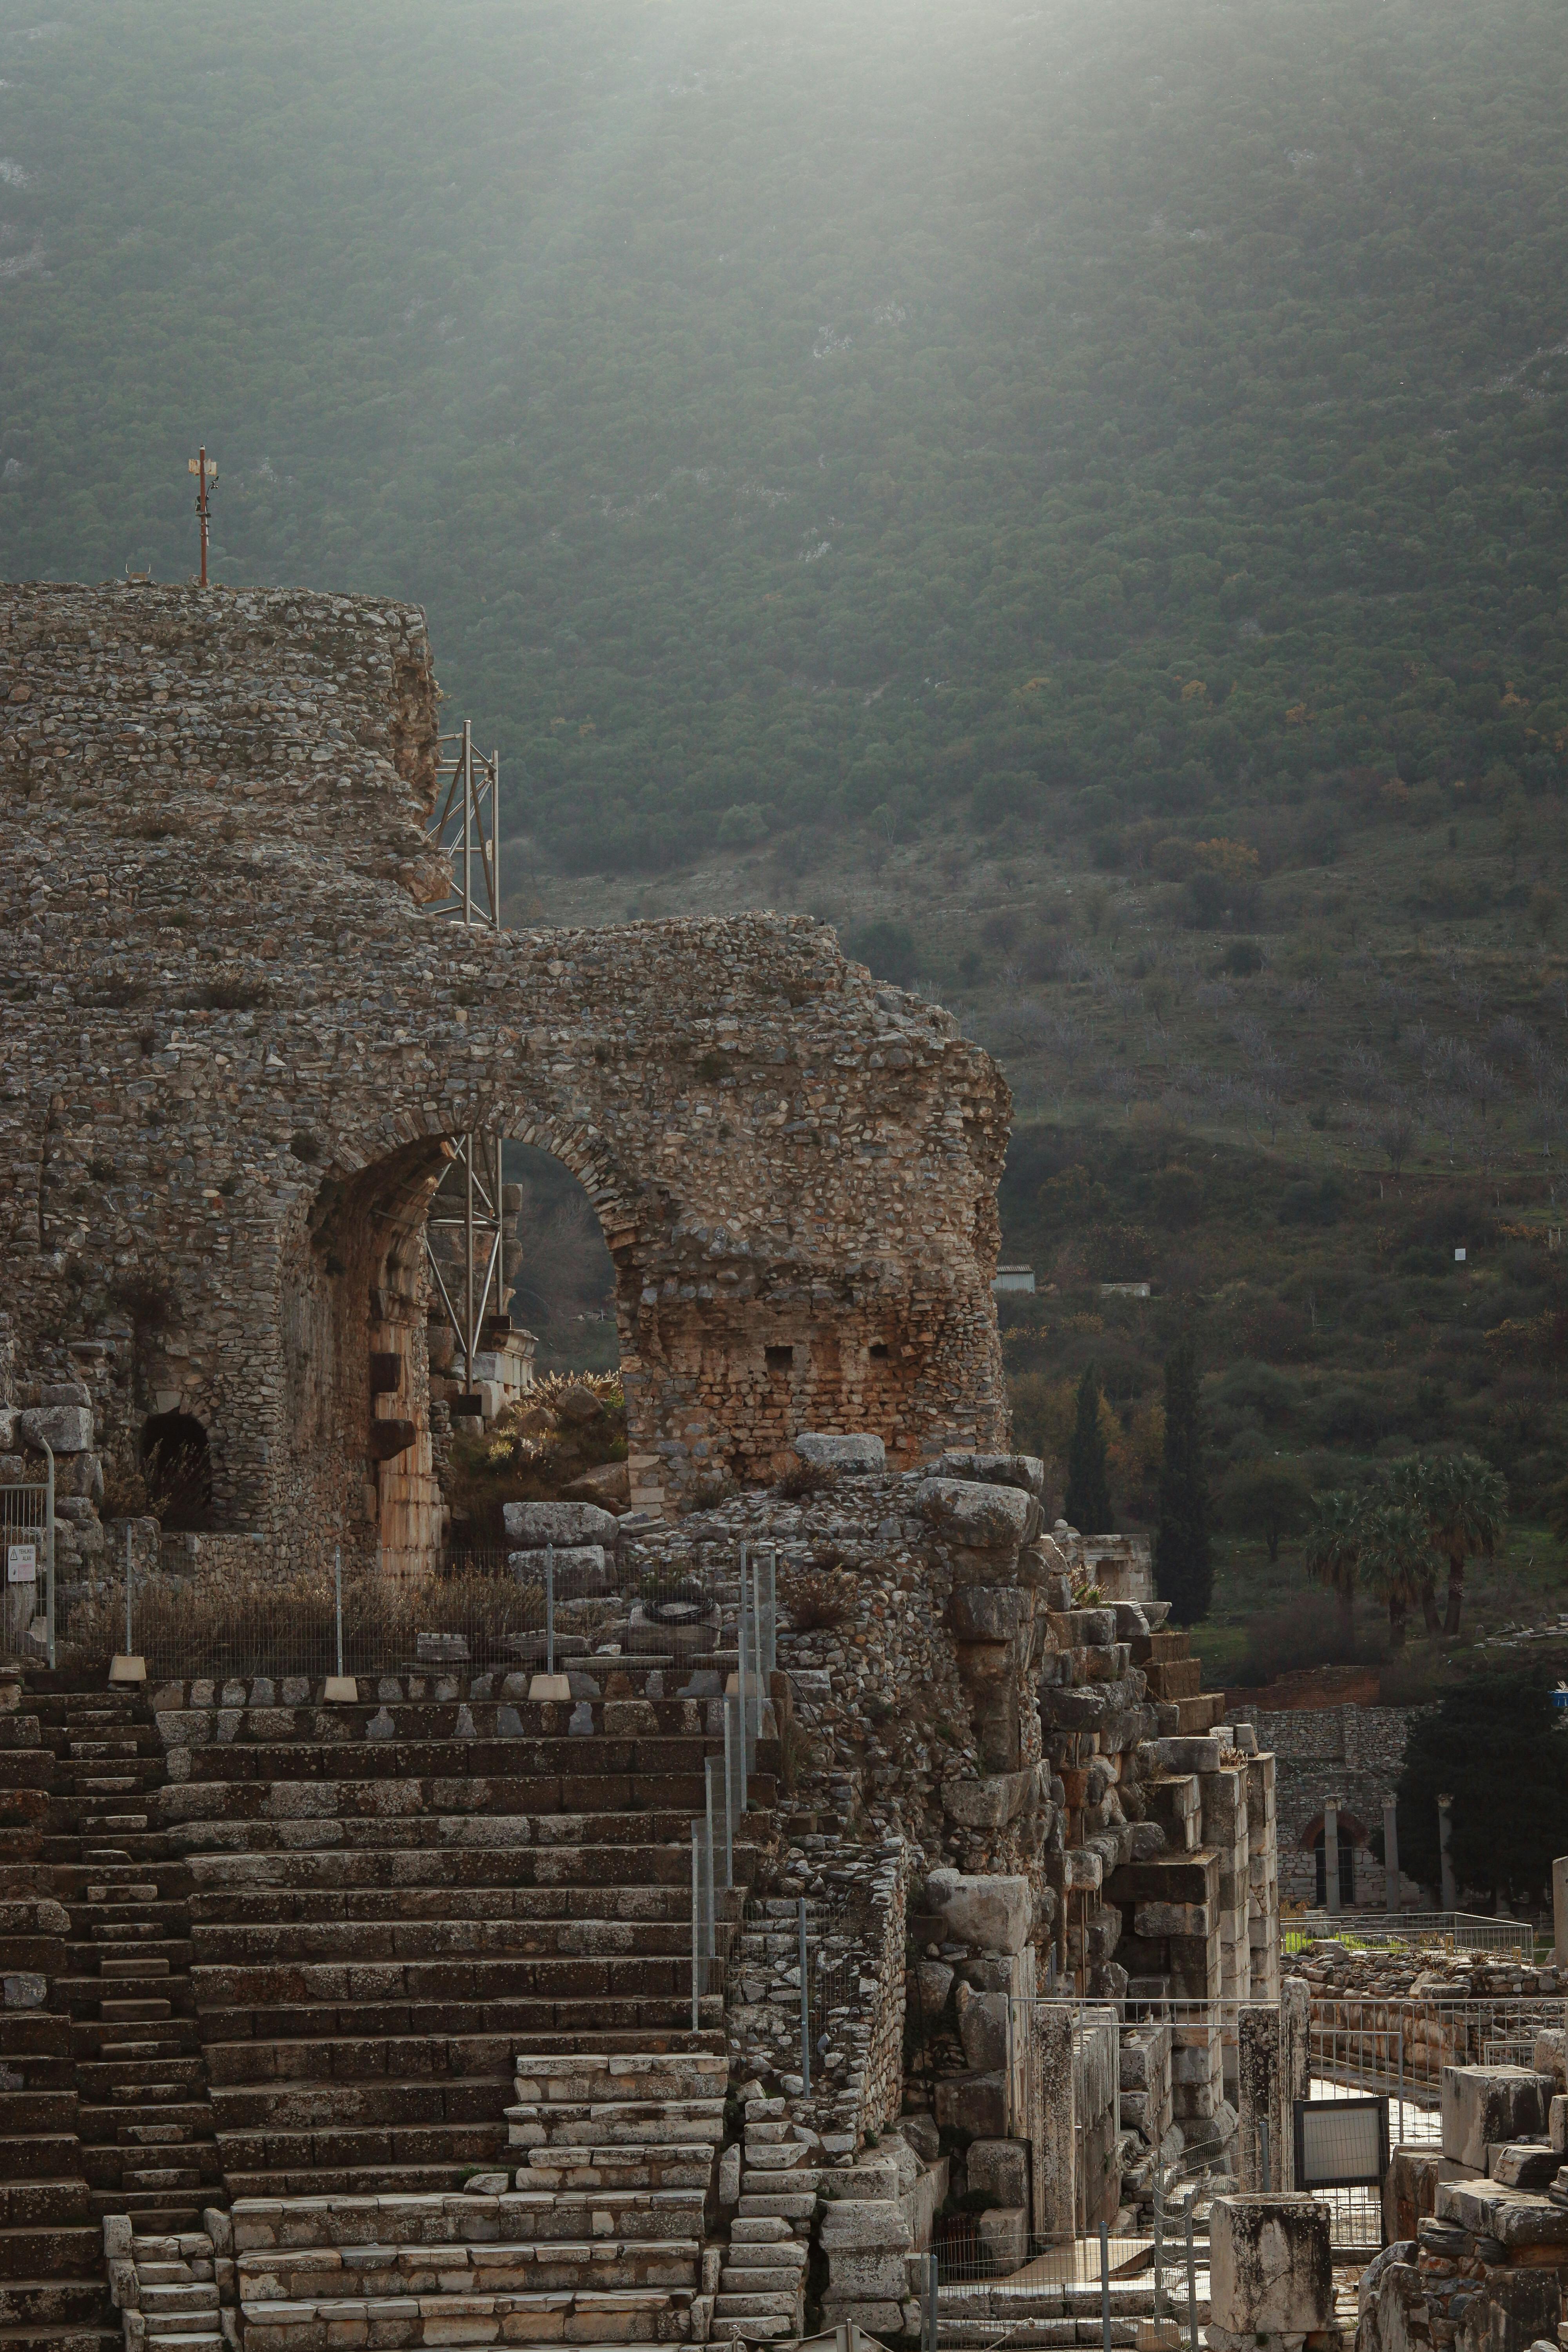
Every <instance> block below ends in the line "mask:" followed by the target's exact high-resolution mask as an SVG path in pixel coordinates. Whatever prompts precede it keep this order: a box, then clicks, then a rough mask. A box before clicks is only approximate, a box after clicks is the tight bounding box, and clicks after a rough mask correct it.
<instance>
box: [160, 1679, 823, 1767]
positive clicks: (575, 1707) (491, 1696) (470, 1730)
mask: <svg viewBox="0 0 1568 2352" xmlns="http://www.w3.org/2000/svg"><path fill="white" fill-rule="evenodd" d="M563 1663H564V1664H565V1666H566V1667H568V1668H569V1669H570V1671H571V1672H573V1673H574V1674H576V1673H581V1672H583V1671H584V1663H583V1661H581V1660H580V1659H576V1658H573V1659H569V1660H566V1661H564V1662H563ZM619 1664H620V1662H619V1661H616V1660H600V1661H599V1662H598V1664H597V1665H593V1664H589V1665H588V1667H587V1672H588V1675H589V1679H590V1680H592V1681H598V1682H601V1683H602V1682H603V1681H604V1680H605V1678H606V1677H607V1675H610V1674H614V1673H615V1672H616V1671H617V1670H618V1668H619ZM533 1671H534V1670H533V1669H531V1668H530V1669H529V1670H528V1671H527V1672H524V1673H520V1674H512V1675H505V1676H489V1677H486V1676H480V1677H479V1678H478V1679H479V1680H481V1681H484V1680H488V1681H489V1683H490V1685H491V1687H490V1689H489V1692H488V1693H486V1694H485V1695H483V1696H471V1695H468V1694H465V1695H463V1696H457V1695H455V1694H454V1695H451V1696H444V1697H441V1698H420V1699H409V1698H408V1697H406V1696H401V1695H398V1694H396V1693H393V1694H390V1695H388V1696H385V1697H367V1696H363V1693H364V1691H365V1686H366V1685H365V1678H364V1677H363V1676H362V1677H361V1680H360V1689H361V1693H362V1696H361V1698H360V1700H359V1702H358V1704H357V1705H347V1706H344V1705H338V1704H334V1705H333V1706H322V1705H321V1703H320V1701H319V1700H316V1701H313V1702H299V1701H295V1702H290V1703H289V1704H288V1705H282V1704H279V1705H266V1706H235V1707H225V1708H223V1710H222V1712H223V1714H224V1716H225V1717H226V1721H225V1725H224V1729H225V1732H226V1734H228V1735H232V1736H229V1737H226V1738H224V1739H223V1740H222V1742H221V1743H219V1742H217V1741H216V1738H215V1735H216V1728H217V1719H218V1713H219V1710H218V1708H217V1707H216V1706H214V1704H213V1703H212V1701H210V1700H207V1701H205V1702H203V1703H202V1704H201V1705H200V1706H196V1705H194V1704H192V1705H188V1706H163V1705H162V1704H160V1703H159V1702H161V1701H162V1699H163V1692H160V1693H159V1694H158V1696H157V1701H155V1703H154V1717H153V1721H154V1724H155V1726H156V1729H155V1731H154V1732H153V1738H154V1739H155V1740H156V1741H157V1743H158V1745H159V1746H160V1747H161V1748H174V1747H179V1748H187V1749H189V1750H192V1751H193V1752H195V1751H198V1750H200V1749H203V1748H207V1747H210V1746H213V1745H216V1744H221V1745H222V1746H224V1747H225V1748H230V1749H233V1750H236V1751H242V1750H246V1749H248V1748H251V1747H264V1748H279V1747H289V1746H292V1745H293V1744H294V1743H296V1742H299V1743H300V1744H302V1745H304V1746H331V1747H334V1748H354V1747H360V1746H364V1745H371V1746H380V1745H384V1744H392V1745H416V1746H417V1745H435V1746H440V1747H445V1746H447V1743H451V1744H453V1745H461V1746H465V1747H466V1746H468V1745H471V1744H473V1743H475V1742H479V1743H487V1742H489V1741H491V1740H497V1739H505V1740H511V1739H518V1738H523V1739H530V1738H531V1739H548V1738H561V1737H563V1736H565V1737H568V1738H574V1739H579V1740H581V1739H584V1738H586V1739H590V1740H593V1741H595V1742H597V1741H598V1740H600V1739H605V1738H608V1739H616V1738H648V1737H654V1738H704V1737H705V1738H710V1739H717V1740H719V1741H722V1739H723V1736H724V1728H723V1718H722V1717H721V1715H720V1714H719V1712H718V1708H717V1706H716V1705H715V1697H716V1694H711V1693H705V1694H701V1695H699V1696H680V1695H679V1693H676V1694H670V1695H666V1694H663V1693H659V1694H656V1695H654V1696H643V1695H642V1694H641V1693H640V1692H638V1693H633V1694H632V1695H631V1696H629V1697H627V1696H614V1697H606V1696H599V1697H598V1698H589V1699H586V1700H582V1699H573V1700H571V1701H570V1702H569V1703H566V1704H564V1705H563V1703H562V1702H561V1701H559V1700H543V1701H541V1700H532V1699H530V1697H529V1696H528V1687H529V1685H530V1683H531V1680H532V1675H533ZM656 1671H657V1670H656ZM681 1679H682V1681H686V1680H689V1677H688V1676H682V1677H681ZM584 1706H586V1707H587V1710H588V1713H587V1718H586V1719H587V1720H588V1721H589V1722H590V1723H591V1724H592V1726H593V1729H592V1731H591V1732H587V1733H584V1732H576V1733H568V1732H567V1730H566V1727H567V1724H568V1723H569V1722H571V1721H572V1720H573V1719H574V1718H576V1719H577V1720H578V1721H582V1720H583V1719H584V1718H583V1715H582V1709H583V1707H584ZM138 1737H139V1738H140V1739H141V1740H142V1741H143V1742H144V1741H145V1740H146V1738H147V1732H146V1731H145V1730H143V1731H141V1732H140V1733H139V1735H138ZM775 1745H776V1742H775V1741H773V1739H771V1738H765V1739H763V1741H762V1742H761V1747H760V1752H761V1753H762V1755H763V1757H764V1758H766V1757H767V1755H768V1750H769V1749H770V1748H772V1747H773V1746H775ZM141 1752H142V1753H145V1752H146V1750H145V1748H144V1747H143V1748H142V1750H141Z"/></svg>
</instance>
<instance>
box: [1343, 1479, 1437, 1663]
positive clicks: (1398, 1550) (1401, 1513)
mask: <svg viewBox="0 0 1568 2352" xmlns="http://www.w3.org/2000/svg"><path fill="white" fill-rule="evenodd" d="M1430 1555H1431V1536H1430V1533H1429V1530H1428V1528H1427V1524H1426V1519H1425V1518H1424V1517H1422V1515H1421V1513H1420V1512H1419V1511H1413V1510H1412V1509H1411V1508H1410V1507H1409V1505H1408V1504H1406V1503H1392V1502H1390V1503H1384V1502H1378V1503H1371V1504H1368V1505H1367V1506H1366V1507H1365V1508H1364V1509H1363V1512H1362V1515H1361V1558H1360V1563H1359V1565H1360V1570H1361V1580H1362V1582H1363V1584H1364V1585H1366V1586H1368V1587H1369V1588H1370V1590H1371V1591H1373V1592H1375V1593H1376V1594H1377V1595H1378V1597H1379V1599H1380V1600H1382V1601H1386V1602H1387V1604H1388V1646H1389V1648H1390V1649H1391V1650H1397V1649H1399V1648H1401V1647H1402V1646H1403V1644H1404V1641H1405V1619H1406V1616H1407V1615H1408V1613H1409V1609H1410V1603H1411V1602H1412V1601H1414V1600H1415V1598H1416V1596H1417V1595H1418V1594H1419V1592H1420V1591H1421V1580H1422V1577H1423V1575H1424V1574H1425V1573H1426V1561H1427V1559H1429V1558H1430Z"/></svg>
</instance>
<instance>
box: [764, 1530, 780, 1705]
mask: <svg viewBox="0 0 1568 2352" xmlns="http://www.w3.org/2000/svg"><path fill="white" fill-rule="evenodd" d="M763 1557H764V1558H765V1559H766V1560H767V1564H768V1567H767V1577H766V1580H765V1582H764V1584H763V1609H762V1617H763V1674H764V1675H773V1674H774V1673H775V1672H776V1671H777V1668H778V1663H779V1555H778V1547H777V1545H776V1544H769V1546H768V1548H767V1550H766V1552H765V1553H764V1555H763Z"/></svg>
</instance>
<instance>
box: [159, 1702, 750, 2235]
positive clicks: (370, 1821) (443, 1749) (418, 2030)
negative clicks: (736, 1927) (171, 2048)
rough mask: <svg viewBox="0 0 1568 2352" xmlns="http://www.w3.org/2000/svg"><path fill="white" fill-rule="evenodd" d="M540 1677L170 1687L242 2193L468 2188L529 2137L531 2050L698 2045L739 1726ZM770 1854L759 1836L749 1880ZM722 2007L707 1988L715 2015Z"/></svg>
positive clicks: (232, 2168)
mask: <svg viewBox="0 0 1568 2352" xmlns="http://www.w3.org/2000/svg"><path fill="white" fill-rule="evenodd" d="M466 1679H467V1678H465V1682H466ZM496 1679H499V1678H496ZM490 1680H491V1678H489V1677H478V1678H476V1679H475V1684H474V1689H475V1691H476V1692H477V1691H478V1689H479V1685H480V1684H485V1685H489V1682H490ZM509 1688H511V1692H512V1695H510V1696H509V1695H508V1689H509ZM527 1688H528V1677H527V1676H524V1675H517V1676H511V1677H508V1678H506V1685H503V1688H502V1691H501V1693H500V1694H499V1695H498V1696H493V1697H492V1696H467V1697H464V1696H459V1695H458V1690H457V1688H456V1687H455V1686H453V1687H452V1688H451V1689H450V1692H449V1695H448V1696H444V1697H443V1696H440V1695H439V1691H437V1694H435V1695H432V1696H426V1695H425V1693H424V1692H420V1693H418V1694H417V1695H416V1696H409V1695H408V1693H407V1692H406V1691H405V1688H404V1686H403V1685H401V1684H399V1683H398V1682H396V1681H390V1682H388V1683H384V1684H383V1685H380V1686H379V1689H378V1690H377V1692H376V1694H375V1696H374V1699H373V1698H371V1697H369V1696H365V1697H363V1699H362V1703H361V1704H359V1705H357V1706H333V1707H325V1706H316V1705H313V1704H309V1703H304V1704H297V1705H294V1706H273V1705H261V1706H257V1705H250V1704H247V1705H244V1706H236V1707H227V1708H222V1709H220V1708H218V1707H216V1706H195V1707H192V1706H182V1707H172V1706H163V1707H160V1709H159V1712H158V1717H157V1721H158V1726H159V1730H160V1735H161V1737H162V1738H163V1742H164V1744H165V1747H166V1748H167V1758H168V1778H167V1781H166V1785H164V1786H163V1788H162V1789H161V1790H159V1791H158V1794H157V1798H156V1808H157V1818H158V1822H159V1824H160V1827H161V1828H162V1830H163V1832H164V1833H165V1834H166V1835H167V1837H168V1839H169V1842H170V1844H171V1846H172V1847H173V1848H174V1851H175V1852H176V1853H178V1854H179V1855H180V1856H181V1857H182V1858H183V1860H184V1862H185V1864H186V1865H187V1867H188V1869H189V1873H190V1894H189V1908H190V1920H191V1946H192V1966H191V1987H192V1997H193V2000H194V2004H195V2016H196V2022H197V2027H198V2031H199V2034H200V2039H201V2044H202V2051H203V2054H204V2057H205V2064H206V2070H207V2079H208V2082H209V2084H210V2086H211V2093H210V2095H211V2100H212V2106H213V2111H214V2116H215V2122H216V2136H217V2147H218V2153H219V2156H220V2158H221V2162H222V2167H223V2173H224V2178H225V2179H226V2184H227V2187H228V2189H229V2192H230V2195H231V2196H232V2197H233V2198H236V2199H253V2198H257V2197H272V2198H279V2197H298V2196H301V2195H310V2194H330V2195H334V2196H335V2195H342V2194H350V2195H353V2194H363V2193H372V2192H374V2193H378V2194H379V2193H386V2192H396V2193H407V2194H418V2193H426V2192H437V2191H450V2190H453V2189H458V2188H460V2187H461V2185H462V2181H463V2178H464V2175H465V2173H466V2172H467V2171H468V2170H469V2169H471V2168H475V2167H479V2168H489V2167H494V2166H497V2165H499V2164H501V2163H504V2161H505V2160H506V2155H507V2148H508V2121H507V2109H508V2106H509V2105H510V2104H511V2103H512V2098H513V2075H514V2071H515V2069H514V2060H515V2058H516V2056H517V2053H519V2052H520V2051H524V2052H542V2053H551V2052H552V2053H555V2054H557V2055H562V2054H564V2055H573V2056H575V2055H581V2054H586V2053H605V2052H616V2051H621V2052H624V2051H626V2050H627V2049H631V2050H634V2051H638V2052H642V2053H648V2054H650V2055H653V2056H658V2055H661V2054H665V2053H678V2052H679V2051H681V2050H683V2049H685V2048H687V2047H688V2046H689V2045H690V2042H691V1997H690V1981H691V1979H690V1936H691V1927H690V1821H691V1817H692V1815H693V1814H694V1813H695V1812H697V1811H700V1809H701V1806H702V1803H703V1801H704V1784H703V1778H702V1768H703V1762H704V1759H705V1757H706V1756H707V1755H708V1754H709V1753H710V1752H711V1751H713V1750H715V1749H717V1748H720V1747H721V1741H722V1731H721V1721H720V1720H718V1719H717V1717H715V1719H714V1720H713V1721H711V1722H710V1710H709V1706H708V1703H707V1702H706V1701H704V1700H700V1699H681V1698H673V1699H657V1700H652V1699H635V1698H634V1699H629V1700H616V1699H598V1700H594V1701H589V1700H586V1699H578V1700H574V1701H572V1702H570V1703H557V1702H542V1703H539V1704H534V1703H531V1702H530V1701H529V1700H528V1699H527V1697H526V1692H527ZM569 1726H571V1727H570V1728H569ZM775 1746H776V1743H773V1742H771V1741H770V1742H764V1743H763V1750H762V1752H761V1753H760V1754H759V1757H758V1771H757V1775H756V1777H755V1779H754V1780H753V1781H752V1793H753V1796H754V1798H755V1800H756V1801H757V1802H758V1803H759V1804H763V1805H766V1804H769V1803H771V1801H772V1795H773V1780H772V1777H771V1776H772V1772H773V1769H774V1767H775V1765H776V1755H775V1754H774V1753H773V1749H774V1748H775ZM753 1863H754V1853H753V1850H752V1848H750V1847H748V1846H746V1845H744V1844H742V1846H741V1847H740V1848H739V1850H738V1853H737V1875H738V1876H739V1877H740V1878H741V1879H742V1882H743V1881H744V1879H745V1878H747V1877H749V1875H750V1873H751V1870H752V1866H753ZM741 1903H742V1893H741V1891H740V1890H739V1889H738V1890H737V1891H736V1892H735V1893H734V1894H733V1895H730V1896H727V1897H724V1898H722V1900H721V1942H722V1943H723V1944H724V1945H726V1946H727V1944H728V1940H729V1937H730V1936H731V1932H732V1926H733V1920H734V1917H735V1916H737V1915H738V1913H739V1910H740V1907H741ZM720 2016H721V1995H720V1994H718V1993H717V1992H715V1993H711V1994H710V1995H708V1996H707V1997H706V2000H705V2002H704V2004H703V2008H702V2011H701V2018H700V2022H701V2025H702V2026H704V2027H708V2026H711V2025H714V2024H716V2023H717V2022H718V2021H719V2019H720Z"/></svg>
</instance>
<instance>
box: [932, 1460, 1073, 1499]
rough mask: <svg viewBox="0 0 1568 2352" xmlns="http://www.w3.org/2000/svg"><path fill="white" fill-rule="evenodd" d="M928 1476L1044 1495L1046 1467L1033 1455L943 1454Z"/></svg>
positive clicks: (1027, 1493)
mask: <svg viewBox="0 0 1568 2352" xmlns="http://www.w3.org/2000/svg"><path fill="white" fill-rule="evenodd" d="M931 1475H933V1476H934V1477H937V1478H978V1479H979V1480H980V1481H981V1482H982V1483H983V1484H984V1485H985V1486H1017V1487H1020V1488H1022V1490H1023V1492H1024V1493H1025V1494H1026V1495H1037V1496H1041V1495H1044V1493H1045V1491H1046V1465H1045V1464H1044V1463H1043V1462H1042V1461H1041V1460H1040V1458H1039V1456H1038V1454H943V1455H942V1459H941V1461H940V1462H938V1463H937V1464H936V1465H935V1466H934V1469H933V1471H932V1474H931Z"/></svg>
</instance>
